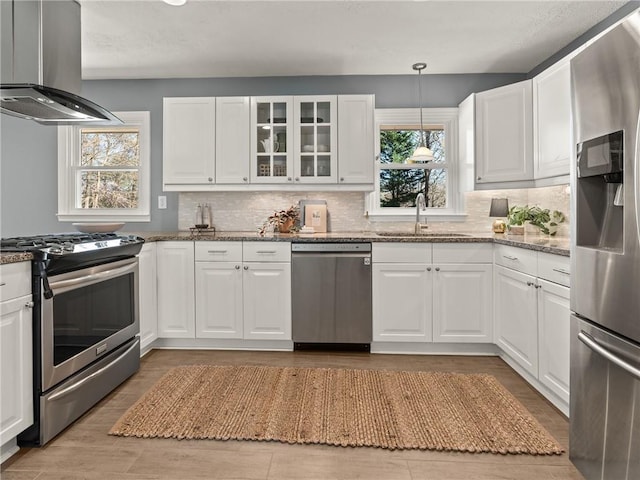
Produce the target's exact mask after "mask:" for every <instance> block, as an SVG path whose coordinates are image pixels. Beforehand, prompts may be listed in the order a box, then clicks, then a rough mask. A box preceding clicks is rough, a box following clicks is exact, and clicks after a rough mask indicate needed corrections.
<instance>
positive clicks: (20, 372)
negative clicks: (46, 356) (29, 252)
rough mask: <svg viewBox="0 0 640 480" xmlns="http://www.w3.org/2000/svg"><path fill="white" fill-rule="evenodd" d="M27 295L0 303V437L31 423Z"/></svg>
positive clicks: (30, 361) (7, 437)
mask: <svg viewBox="0 0 640 480" xmlns="http://www.w3.org/2000/svg"><path fill="white" fill-rule="evenodd" d="M30 302H31V295H25V296H23V297H18V298H14V299H12V300H7V301H5V302H2V303H0V407H1V408H0V439H2V442H3V443H4V442H5V441H8V440H9V439H10V438H13V437H15V436H16V435H18V434H19V433H20V432H22V431H23V430H24V429H25V428H27V427H29V426H30V425H31V424H32V423H33V391H32V389H33V356H32V352H33V347H32V327H31V325H32V310H31V308H30V307H29V305H30Z"/></svg>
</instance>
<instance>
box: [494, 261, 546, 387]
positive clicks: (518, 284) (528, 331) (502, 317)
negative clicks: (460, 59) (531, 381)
mask: <svg viewBox="0 0 640 480" xmlns="http://www.w3.org/2000/svg"><path fill="white" fill-rule="evenodd" d="M494 289H495V304H494V308H495V325H494V328H495V339H496V342H495V343H496V344H497V345H498V346H499V347H500V348H501V349H502V350H503V351H504V352H505V353H506V354H507V355H509V356H510V357H511V358H512V359H513V360H514V361H516V362H517V363H518V364H520V366H521V367H523V368H524V369H525V370H526V371H527V372H529V373H530V374H531V375H533V376H534V377H537V376H538V321H537V301H536V288H535V277H532V276H531V275H526V274H524V273H520V272H517V271H515V270H511V269H508V268H504V267H501V266H496V267H495V270H494Z"/></svg>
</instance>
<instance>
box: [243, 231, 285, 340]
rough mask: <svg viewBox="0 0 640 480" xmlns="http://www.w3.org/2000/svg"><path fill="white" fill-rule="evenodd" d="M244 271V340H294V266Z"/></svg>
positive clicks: (255, 265)
mask: <svg viewBox="0 0 640 480" xmlns="http://www.w3.org/2000/svg"><path fill="white" fill-rule="evenodd" d="M287 245H288V244H287ZM242 268H243V275H242V287H243V288H242V292H243V302H242V304H243V306H244V338H246V339H272V340H291V263H277V262H274V263H258V262H248V263H245V264H244V265H243V267H242Z"/></svg>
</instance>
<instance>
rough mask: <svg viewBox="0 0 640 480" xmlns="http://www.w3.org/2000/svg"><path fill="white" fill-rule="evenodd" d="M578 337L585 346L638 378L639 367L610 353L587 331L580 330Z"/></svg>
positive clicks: (639, 374)
mask: <svg viewBox="0 0 640 480" xmlns="http://www.w3.org/2000/svg"><path fill="white" fill-rule="evenodd" d="M578 339H579V340H580V341H581V342H582V343H584V344H585V345H586V346H587V347H589V348H590V349H591V350H593V351H594V352H596V353H597V354H599V355H602V356H603V357H604V358H606V359H607V360H609V361H610V362H612V363H615V364H616V365H617V366H619V367H620V368H622V369H623V370H624V371H625V372H627V373H629V374H630V375H632V376H634V377H635V378H636V379H638V380H640V370H639V369H637V368H636V367H634V366H633V365H631V364H629V363H627V362H625V361H624V360H623V359H621V358H620V357H618V356H616V355H615V354H613V353H611V352H610V351H609V350H607V349H606V348H605V347H603V346H602V345H600V344H599V343H598V342H597V341H596V340H595V339H594V338H593V337H592V336H591V335H589V334H588V333H585V332H584V331H581V332H580V333H578Z"/></svg>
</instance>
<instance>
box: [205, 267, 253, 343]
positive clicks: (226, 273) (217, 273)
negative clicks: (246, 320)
mask: <svg viewBox="0 0 640 480" xmlns="http://www.w3.org/2000/svg"><path fill="white" fill-rule="evenodd" d="M242 334H243V332H242V269H241V263H240V262H196V337H199V338H242Z"/></svg>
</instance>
